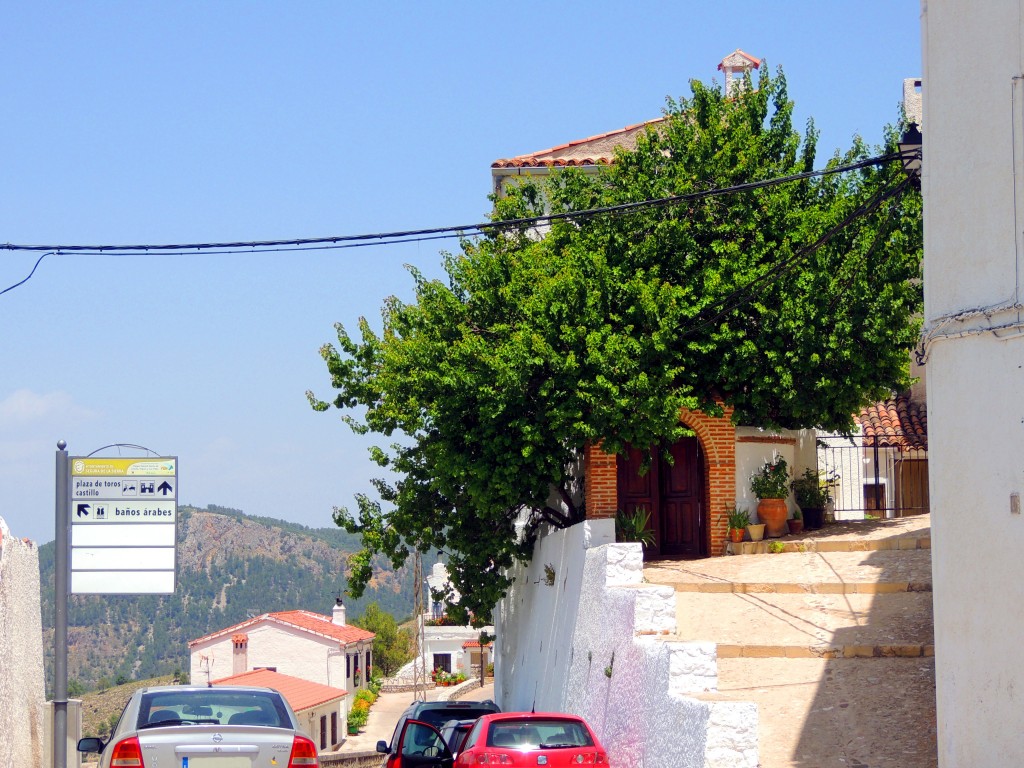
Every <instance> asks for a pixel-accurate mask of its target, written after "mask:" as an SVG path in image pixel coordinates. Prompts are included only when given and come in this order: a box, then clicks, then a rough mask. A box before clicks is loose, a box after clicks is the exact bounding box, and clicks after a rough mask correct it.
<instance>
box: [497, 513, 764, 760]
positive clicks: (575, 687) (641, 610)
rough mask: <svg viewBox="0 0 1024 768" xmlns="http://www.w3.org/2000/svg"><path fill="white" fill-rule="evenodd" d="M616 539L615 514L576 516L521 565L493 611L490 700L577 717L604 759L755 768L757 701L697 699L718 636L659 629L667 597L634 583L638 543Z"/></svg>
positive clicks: (664, 622) (710, 673)
mask: <svg viewBox="0 0 1024 768" xmlns="http://www.w3.org/2000/svg"><path fill="white" fill-rule="evenodd" d="M613 541H614V524H613V522H612V521H611V520H594V521H587V522H584V523H580V524H579V525H576V526H573V527H572V528H570V529H568V530H564V531H557V532H554V533H552V534H550V535H548V536H546V537H544V538H542V539H541V540H540V541H539V542H538V544H537V547H536V548H535V551H534V557H533V560H532V562H531V564H530V565H529V567H527V568H520V569H518V570H517V572H516V574H515V581H514V583H513V585H512V588H511V589H510V591H509V593H508V595H507V596H506V597H505V599H504V600H503V601H502V602H501V603H499V605H498V606H497V609H496V611H495V615H496V621H495V630H496V634H497V641H496V661H495V691H496V696H497V699H498V704H499V705H500V706H501V707H502V709H504V710H506V711H509V710H524V709H526V710H528V709H533V708H535V709H536V710H537V711H545V710H553V711H565V712H573V713H576V714H579V715H581V716H583V717H584V718H585V719H586V720H587V722H588V723H590V725H591V727H593V728H594V730H595V731H596V732H597V734H598V738H600V739H601V741H602V743H603V744H604V746H605V747H606V748H608V749H609V750H611V751H610V753H609V760H610V762H611V764H612V765H628V766H643V767H644V768H661V767H662V766H664V768H689V767H692V768H719V767H721V768H725V766H729V767H730V768H735V767H739V768H744V767H746V768H754V766H756V765H757V708H756V706H755V705H754V704H752V703H745V702H722V701H717V702H716V701H702V700H700V699H698V698H695V697H694V696H699V695H700V694H702V693H704V692H706V691H714V690H715V689H716V688H717V679H718V673H717V662H716V659H715V646H714V644H713V643H677V642H666V641H664V640H663V639H660V638H659V637H658V636H659V635H665V634H668V633H670V632H672V631H674V629H675V595H674V593H673V591H672V589H671V588H669V587H656V586H645V585H643V584H642V578H643V556H642V550H641V547H640V545H639V544H615V543H612V542H613ZM545 566H547V568H545ZM549 569H550V570H549ZM551 571H553V572H554V574H553V576H554V577H553V578H551Z"/></svg>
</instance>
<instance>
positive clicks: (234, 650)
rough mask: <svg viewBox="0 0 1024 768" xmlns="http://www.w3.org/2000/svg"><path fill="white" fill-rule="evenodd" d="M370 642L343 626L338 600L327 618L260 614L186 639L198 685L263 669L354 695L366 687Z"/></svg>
mask: <svg viewBox="0 0 1024 768" xmlns="http://www.w3.org/2000/svg"><path fill="white" fill-rule="evenodd" d="M373 638H374V634H373V632H367V631H366V630H365V629H360V628H359V627H353V626H351V625H349V624H347V623H346V621H345V606H344V605H343V604H342V602H341V598H338V601H337V604H336V605H335V606H334V609H333V611H332V615H331V616H324V615H323V614H319V613H313V612H312V611H280V612H277V613H264V614H261V615H260V616H256V617H254V618H251V619H248V620H247V621H243V622H241V623H240V624H235V625H234V626H231V627H226V628H225V629H222V630H220V631H218V632H212V633H210V634H209V635H205V636H203V637H200V638H197V639H195V640H191V641H189V644H188V648H189V656H190V662H191V663H190V670H189V673H190V676H191V680H192V683H193V684H194V685H202V684H204V683H212V682H214V681H217V680H222V679H223V678H226V677H231V676H233V675H240V674H242V673H243V672H250V671H253V670H260V669H264V670H269V671H271V672H279V673H281V674H283V675H290V676H291V677H297V678H299V679H301V680H308V681H309V682H312V683H319V684H320V685H325V686H329V687H331V688H337V689H341V690H343V691H347V692H349V693H353V692H355V691H356V690H357V689H359V688H365V687H366V680H367V676H368V675H367V672H368V671H369V670H370V669H371V666H372V664H373V655H372V647H373Z"/></svg>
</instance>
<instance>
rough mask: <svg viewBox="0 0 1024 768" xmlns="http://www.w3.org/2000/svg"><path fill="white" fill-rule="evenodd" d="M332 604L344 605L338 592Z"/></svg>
mask: <svg viewBox="0 0 1024 768" xmlns="http://www.w3.org/2000/svg"><path fill="white" fill-rule="evenodd" d="M334 604H335V605H344V603H343V602H341V593H340V592H339V593H338V596H337V597H336V598H334Z"/></svg>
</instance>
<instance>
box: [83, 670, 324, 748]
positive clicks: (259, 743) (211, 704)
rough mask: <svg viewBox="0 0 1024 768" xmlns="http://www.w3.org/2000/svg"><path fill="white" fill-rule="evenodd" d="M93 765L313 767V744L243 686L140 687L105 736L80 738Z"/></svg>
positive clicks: (291, 719)
mask: <svg viewBox="0 0 1024 768" xmlns="http://www.w3.org/2000/svg"><path fill="white" fill-rule="evenodd" d="M78 751H79V752H99V754H100V761H99V768H111V766H114V767H115V768H157V766H160V767H161V768H317V767H318V766H319V762H318V760H317V752H316V744H314V743H313V741H312V740H311V739H310V738H308V737H307V736H306V735H305V734H303V733H302V732H301V731H300V730H299V723H298V720H297V719H296V718H295V713H294V712H292V709H291V707H289V706H288V702H287V701H285V699H284V697H283V696H282V695H281V694H280V693H278V692H277V691H275V690H272V689H270V688H252V687H243V686H226V685H225V686H216V687H188V686H180V685H167V686H159V687H153V688H141V689H139V690H138V691H136V692H135V693H133V694H132V696H131V698H130V699H128V703H127V704H126V705H125V708H124V711H123V712H122V713H121V719H120V720H118V721H117V725H116V726H114V729H113V731H111V734H110V739H109V740H108V741H106V742H104V741H103V740H102V739H97V738H87V739H82V740H80V741H79V742H78Z"/></svg>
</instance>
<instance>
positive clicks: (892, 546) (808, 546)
mask: <svg viewBox="0 0 1024 768" xmlns="http://www.w3.org/2000/svg"><path fill="white" fill-rule="evenodd" d="M772 542H778V544H782V546H783V549H782V552H783V553H786V552H879V551H891V550H908V549H931V548H932V539H931V536H930V535H928V536H898V537H893V538H890V539H835V540H833V539H807V538H801V537H799V536H786V537H784V538H781V539H762V540H761V541H741V542H732V541H729V542H726V550H725V551H726V554H727V555H768V554H777V553H773V552H772V551H771V550H770V549H769V545H770V544H771V543H772Z"/></svg>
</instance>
